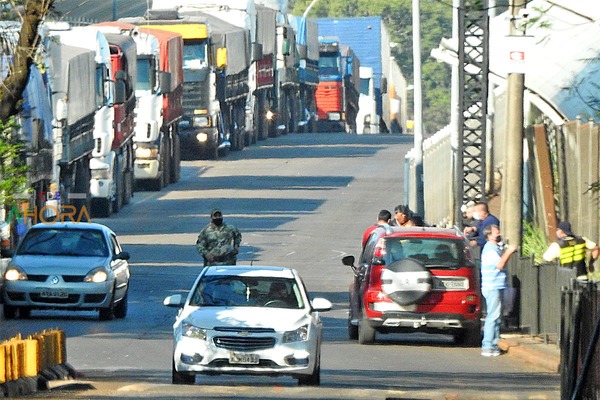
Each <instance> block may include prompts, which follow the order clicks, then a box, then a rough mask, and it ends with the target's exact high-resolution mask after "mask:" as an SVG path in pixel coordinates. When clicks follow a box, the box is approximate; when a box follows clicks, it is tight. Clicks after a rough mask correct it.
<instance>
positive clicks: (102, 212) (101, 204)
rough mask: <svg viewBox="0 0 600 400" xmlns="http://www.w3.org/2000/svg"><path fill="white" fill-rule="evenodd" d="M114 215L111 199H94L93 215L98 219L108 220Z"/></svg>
mask: <svg viewBox="0 0 600 400" xmlns="http://www.w3.org/2000/svg"><path fill="white" fill-rule="evenodd" d="M111 214H112V201H111V200H110V199H93V200H92V215H93V216H94V217H98V218H108V217H110V216H111Z"/></svg>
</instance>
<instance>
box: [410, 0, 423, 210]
mask: <svg viewBox="0 0 600 400" xmlns="http://www.w3.org/2000/svg"><path fill="white" fill-rule="evenodd" d="M419 8H420V7H419V0H412V21H413V23H412V28H413V33H412V34H413V86H414V89H413V95H414V100H413V101H414V118H413V120H414V124H415V125H414V131H413V132H414V135H413V140H414V151H415V157H414V161H415V192H416V193H415V194H416V199H415V200H416V204H415V209H414V211H415V212H416V213H417V214H419V215H421V216H425V200H424V193H423V89H422V84H421V75H422V74H421V12H420V10H419Z"/></svg>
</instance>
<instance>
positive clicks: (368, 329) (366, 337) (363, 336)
mask: <svg viewBox="0 0 600 400" xmlns="http://www.w3.org/2000/svg"><path fill="white" fill-rule="evenodd" d="M374 342H375V328H373V327H372V326H371V325H369V320H368V319H366V318H365V317H363V318H361V319H360V322H359V324H358V343H359V344H373V343H374Z"/></svg>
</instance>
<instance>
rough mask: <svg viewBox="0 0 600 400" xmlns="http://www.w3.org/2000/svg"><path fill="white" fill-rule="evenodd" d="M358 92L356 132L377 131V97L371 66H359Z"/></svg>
mask: <svg viewBox="0 0 600 400" xmlns="http://www.w3.org/2000/svg"><path fill="white" fill-rule="evenodd" d="M359 74H360V94H359V98H358V114H357V116H356V133H357V134H359V135H360V134H364V133H379V114H377V97H376V95H375V84H374V82H373V68H371V67H362V66H361V67H360V71H359Z"/></svg>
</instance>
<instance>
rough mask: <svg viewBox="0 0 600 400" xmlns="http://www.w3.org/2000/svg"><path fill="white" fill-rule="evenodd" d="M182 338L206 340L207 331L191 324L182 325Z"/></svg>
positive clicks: (183, 323) (184, 323)
mask: <svg viewBox="0 0 600 400" xmlns="http://www.w3.org/2000/svg"><path fill="white" fill-rule="evenodd" d="M181 336H186V337H191V338H194V339H200V340H206V329H202V328H198V327H197V326H195V325H192V324H190V323H189V322H186V321H183V322H182V323H181Z"/></svg>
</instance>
